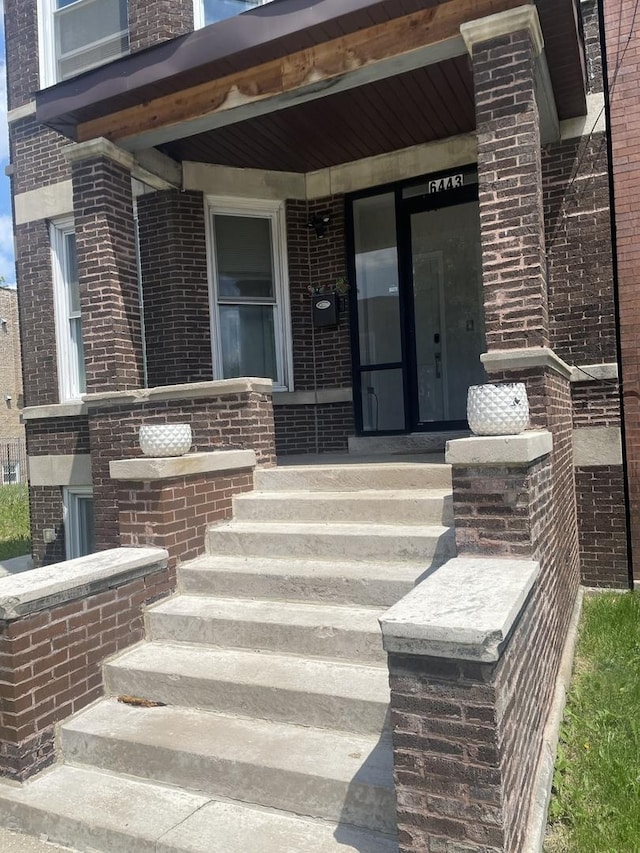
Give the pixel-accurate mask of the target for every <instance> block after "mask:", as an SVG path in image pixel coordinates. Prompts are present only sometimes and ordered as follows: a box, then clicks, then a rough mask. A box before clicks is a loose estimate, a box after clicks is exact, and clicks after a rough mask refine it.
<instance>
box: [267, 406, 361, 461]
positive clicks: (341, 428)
mask: <svg viewBox="0 0 640 853" xmlns="http://www.w3.org/2000/svg"><path fill="white" fill-rule="evenodd" d="M274 418H275V426H276V450H277V453H278V455H283V456H286V455H287V454H291V453H332V452H342V451H344V450H346V448H347V443H348V439H349V436H350V435H353V434H354V431H355V426H354V422H353V404H352V403H331V404H328V405H323V406H275V407H274Z"/></svg>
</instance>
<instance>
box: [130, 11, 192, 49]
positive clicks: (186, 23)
mask: <svg viewBox="0 0 640 853" xmlns="http://www.w3.org/2000/svg"><path fill="white" fill-rule="evenodd" d="M192 29H193V0H129V49H130V50H131V52H132V53H133V52H134V51H136V50H141V49H142V48H145V47H149V46H150V45H152V44H157V43H158V42H161V41H167V39H172V38H175V37H176V36H180V35H182V34H183V33H188V32H190V31H191V30H192Z"/></svg>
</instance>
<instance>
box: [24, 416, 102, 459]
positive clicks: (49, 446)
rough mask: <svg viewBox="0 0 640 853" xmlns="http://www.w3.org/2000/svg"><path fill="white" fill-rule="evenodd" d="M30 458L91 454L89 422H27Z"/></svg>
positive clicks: (71, 420) (61, 419)
mask: <svg viewBox="0 0 640 853" xmlns="http://www.w3.org/2000/svg"><path fill="white" fill-rule="evenodd" d="M27 453H28V454H29V456H57V455H61V456H62V455H66V454H77V453H89V421H88V418H87V417H86V415H82V416H78V417H77V418H47V419H46V420H37V421H27Z"/></svg>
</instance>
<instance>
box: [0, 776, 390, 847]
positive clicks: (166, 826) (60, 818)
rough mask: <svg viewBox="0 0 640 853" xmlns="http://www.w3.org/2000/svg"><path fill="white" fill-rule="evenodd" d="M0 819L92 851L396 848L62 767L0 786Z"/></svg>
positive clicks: (342, 829) (332, 826) (312, 823)
mask: <svg viewBox="0 0 640 853" xmlns="http://www.w3.org/2000/svg"><path fill="white" fill-rule="evenodd" d="M0 821H1V822H2V823H3V825H5V826H9V825H10V826H11V827H12V828H14V829H16V830H19V831H20V832H24V833H28V834H29V835H31V836H35V837H37V838H44V839H49V840H50V841H52V842H54V843H56V844H62V845H64V846H65V848H72V849H73V850H77V851H93V853H95V851H100V853H247V851H259V853H355V852H356V851H358V853H397V851H398V844H397V842H396V841H395V840H394V839H392V838H389V837H386V836H383V835H380V834H377V833H372V832H367V831H366V830H363V829H358V828H356V827H353V826H349V825H347V824H336V823H325V822H324V821H317V820H310V819H305V818H300V817H296V816H295V815H289V814H285V813H283V812H276V811H272V810H265V809H259V808H252V807H251V806H248V805H245V804H243V803H237V802H223V801H218V800H213V799H211V798H210V797H208V796H203V795H200V794H195V793H189V792H184V791H180V790H177V789H175V788H170V787H167V786H165V785H156V784H152V783H149V782H143V781H140V780H137V779H129V778H126V777H122V776H117V775H114V774H111V773H104V772H100V771H96V770H91V769H87V768H81V767H70V766H68V765H61V766H58V767H56V768H54V769H53V770H52V771H50V772H46V773H43V774H41V775H40V776H38V777H37V778H36V779H35V780H33V781H32V782H30V783H29V784H28V785H24V786H21V787H18V786H16V787H13V786H9V785H0ZM257 839H259V840H258V841H257ZM35 843H36V842H35V838H34V844H35ZM3 849H4V848H3ZM9 849H11V848H9ZM16 849H20V848H19V847H18V848H16ZM25 849H31V847H26V848H25ZM33 849H34V850H35V849H39V848H36V847H35V846H34V848H33ZM54 849H57V848H54Z"/></svg>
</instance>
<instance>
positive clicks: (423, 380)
mask: <svg viewBox="0 0 640 853" xmlns="http://www.w3.org/2000/svg"><path fill="white" fill-rule="evenodd" d="M410 240H411V279H412V288H411V290H412V295H411V305H410V312H409V313H410V315H411V316H412V320H413V324H412V325H413V328H412V335H411V338H412V344H413V346H412V349H413V353H412V363H411V364H410V365H409V368H410V372H411V373H412V374H413V381H412V386H413V407H412V408H413V411H412V427H413V428H414V429H420V428H422V429H424V428H429V425H431V424H450V425H463V424H464V422H465V420H466V406H467V389H468V388H469V386H470V385H476V384H479V383H481V382H482V381H484V379H483V377H484V371H483V368H482V365H481V363H480V354H481V353H482V352H483V351H484V342H485V336H484V308H483V303H482V278H481V253H480V220H479V215H478V204H477V202H476V201H470V202H467V203H465V204H456V205H452V206H449V207H444V208H438V209H435V210H423V211H419V212H415V213H412V214H410Z"/></svg>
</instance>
